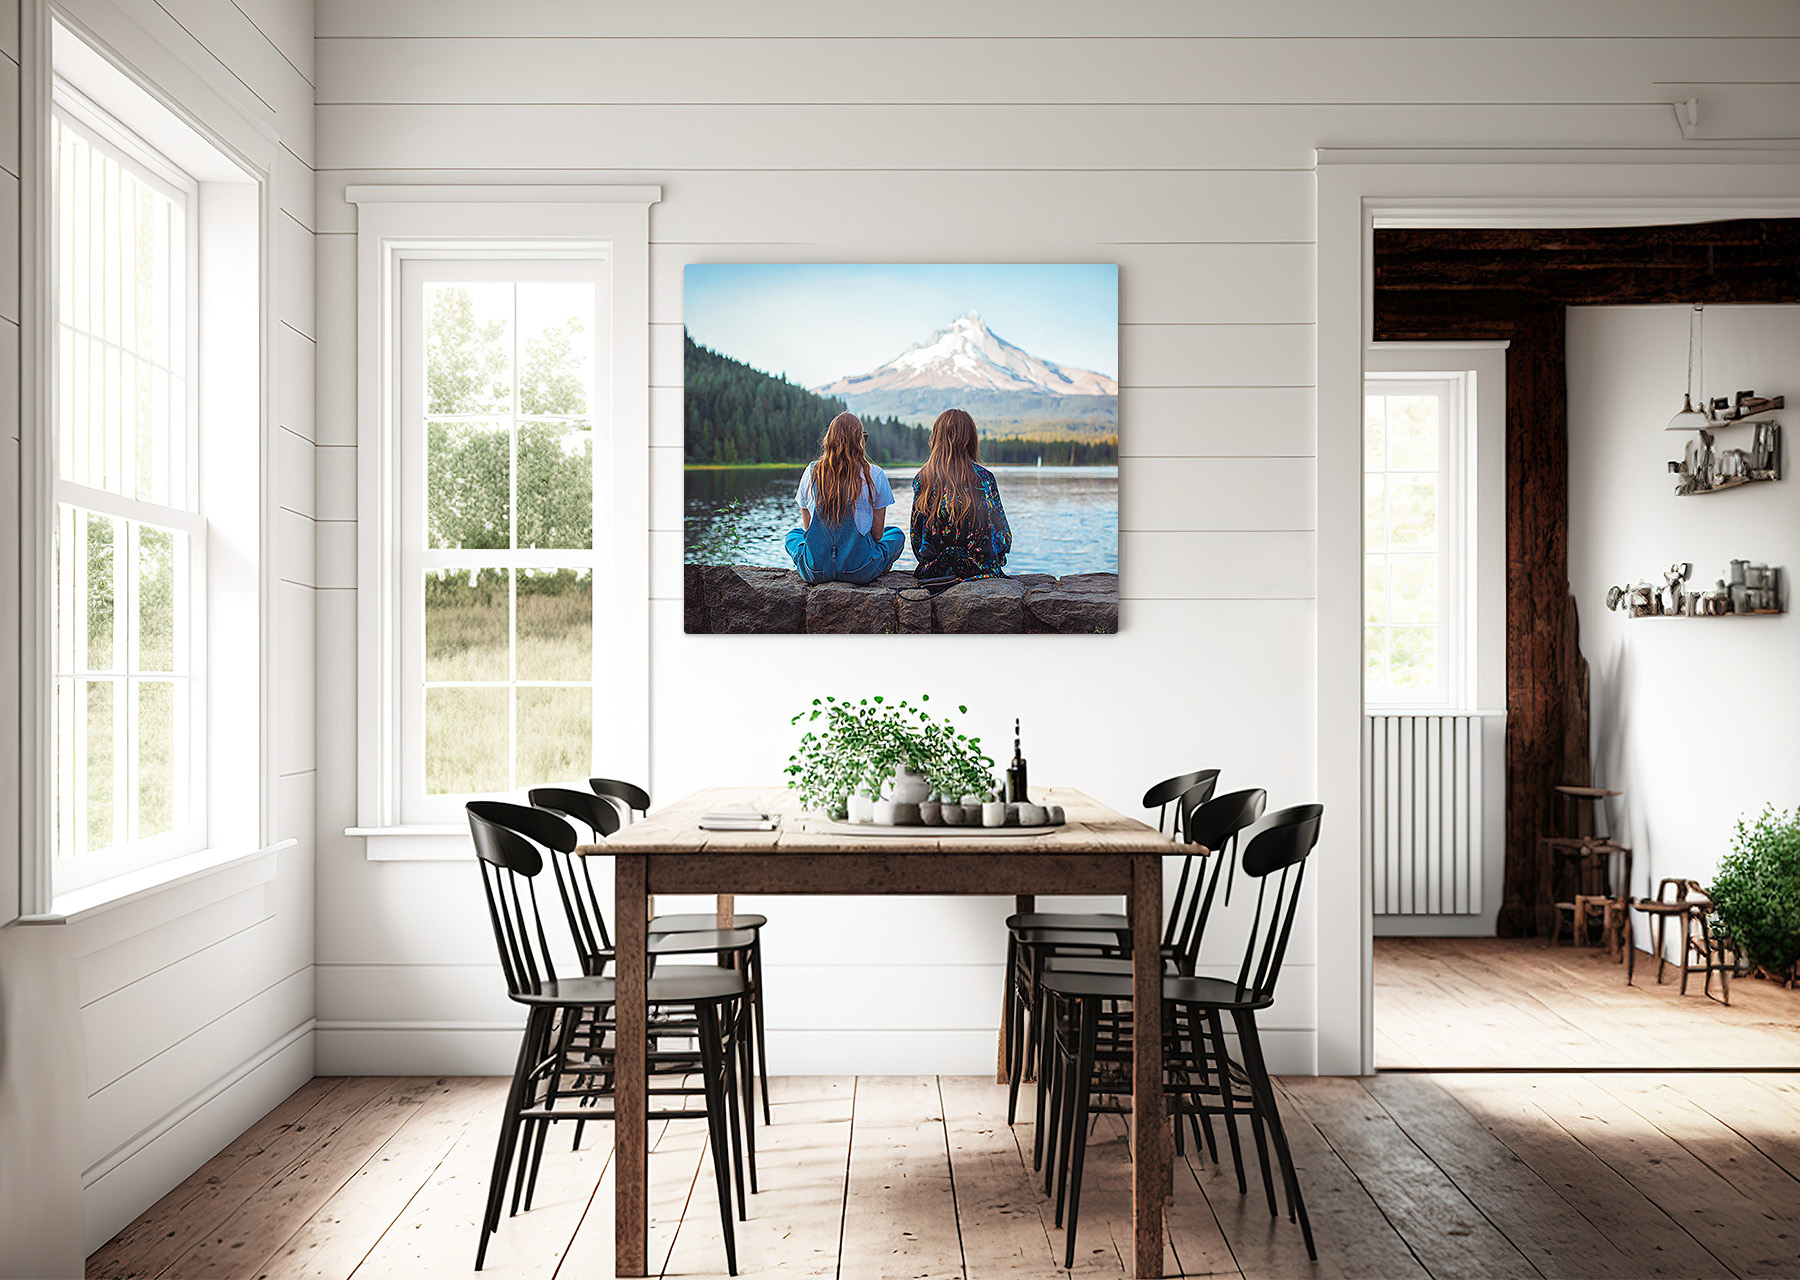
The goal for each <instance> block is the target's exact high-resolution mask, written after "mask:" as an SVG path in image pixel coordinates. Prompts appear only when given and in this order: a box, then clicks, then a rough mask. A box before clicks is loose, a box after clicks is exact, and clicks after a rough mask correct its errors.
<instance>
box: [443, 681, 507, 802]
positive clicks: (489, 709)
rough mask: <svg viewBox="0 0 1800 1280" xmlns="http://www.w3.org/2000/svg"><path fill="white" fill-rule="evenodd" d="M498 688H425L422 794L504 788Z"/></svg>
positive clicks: (502, 702) (502, 698)
mask: <svg viewBox="0 0 1800 1280" xmlns="http://www.w3.org/2000/svg"><path fill="white" fill-rule="evenodd" d="M510 697H511V693H510V691H509V690H507V689H504V688H498V689H495V688H476V689H470V688H457V687H454V686H453V687H450V688H439V689H427V690H425V792H426V794H427V795H434V796H454V795H473V794H480V793H482V792H490V791H505V790H506V789H507V785H508V780H507V768H506V766H507V759H506V755H507V750H508V737H507V725H506V717H507V703H508V700H509V698H510Z"/></svg>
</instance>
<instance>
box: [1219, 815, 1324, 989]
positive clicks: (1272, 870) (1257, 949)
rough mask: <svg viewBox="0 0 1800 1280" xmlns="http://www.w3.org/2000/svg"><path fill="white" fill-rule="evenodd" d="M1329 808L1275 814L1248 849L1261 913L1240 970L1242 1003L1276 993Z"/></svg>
mask: <svg viewBox="0 0 1800 1280" xmlns="http://www.w3.org/2000/svg"><path fill="white" fill-rule="evenodd" d="M1324 814H1325V806H1324V805H1319V804H1303V805H1296V806H1295V807H1293V808H1291V809H1282V810H1279V811H1277V812H1275V813H1271V814H1270V815H1269V816H1268V817H1266V818H1264V819H1263V820H1262V822H1260V823H1259V824H1257V826H1256V828H1255V829H1254V830H1253V831H1252V832H1251V833H1250V839H1249V842H1248V843H1247V844H1246V845H1245V846H1244V874H1245V875H1247V876H1250V877H1252V878H1253V879H1255V881H1256V912H1255V914H1254V915H1253V916H1252V917H1251V920H1250V936H1249V938H1248V939H1247V940H1246V942H1245V944H1244V963H1243V965H1242V966H1241V967H1240V968H1239V969H1238V977H1237V998H1238V999H1239V1000H1246V999H1252V998H1254V999H1258V1000H1268V999H1270V998H1272V997H1273V996H1274V994H1275V980H1276V978H1278V977H1279V976H1280V975H1281V961H1282V957H1283V956H1285V955H1286V954H1287V944H1288V935H1289V934H1290V933H1292V932H1293V928H1294V912H1295V909H1296V908H1297V907H1298V906H1299V905H1300V886H1301V884H1302V882H1303V881H1304V880H1305V878H1306V858H1307V855H1308V854H1310V853H1311V852H1312V851H1313V846H1314V845H1316V844H1318V842H1319V822H1320V819H1321V818H1322V817H1323V816H1324Z"/></svg>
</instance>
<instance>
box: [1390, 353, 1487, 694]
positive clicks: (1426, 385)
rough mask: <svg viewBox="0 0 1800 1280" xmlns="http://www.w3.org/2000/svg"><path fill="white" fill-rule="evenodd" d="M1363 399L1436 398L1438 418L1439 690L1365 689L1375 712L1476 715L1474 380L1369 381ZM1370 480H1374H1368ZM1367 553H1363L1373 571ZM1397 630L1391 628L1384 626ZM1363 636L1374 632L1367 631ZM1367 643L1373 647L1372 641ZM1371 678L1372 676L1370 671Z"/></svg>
mask: <svg viewBox="0 0 1800 1280" xmlns="http://www.w3.org/2000/svg"><path fill="white" fill-rule="evenodd" d="M1363 394H1364V396H1365V397H1367V396H1370V395H1384V396H1404V395H1434V396H1436V397H1438V402H1439V405H1440V410H1439V415H1438V467H1437V477H1438V504H1437V533H1436V538H1437V560H1438V584H1437V585H1438V621H1437V623H1436V629H1437V670H1438V681H1437V685H1436V687H1435V688H1432V689H1425V690H1419V691H1417V693H1416V694H1409V693H1408V692H1407V691H1404V690H1396V689H1391V688H1390V689H1387V690H1385V691H1377V690H1373V689H1370V688H1368V687H1367V685H1366V683H1365V687H1364V701H1365V704H1366V706H1367V709H1368V710H1370V711H1421V710H1434V711H1451V710H1468V709H1469V690H1470V683H1471V676H1472V673H1473V671H1474V667H1475V661H1474V650H1473V646H1474V642H1475V626H1474V618H1473V614H1472V604H1473V600H1474V575H1475V562H1474V548H1475V542H1476V540H1475V532H1474V527H1473V520H1474V503H1473V501H1472V496H1473V492H1474V477H1473V475H1472V474H1471V472H1472V466H1473V460H1474V449H1473V431H1474V427H1475V411H1476V401H1475V373H1474V371H1473V370H1466V371H1461V370H1459V371H1443V370H1439V371H1436V372H1402V373H1375V372H1369V373H1366V374H1365V375H1364V377H1363ZM1367 474H1374V473H1371V472H1366V471H1365V475H1367ZM1368 554H1369V552H1368V548H1366V547H1365V548H1363V555H1364V560H1363V563H1364V564H1365V565H1366V564H1367V556H1368ZM1385 625H1387V626H1393V625H1395V624H1393V623H1392V622H1389V623H1387V624H1385ZM1364 635H1365V637H1366V635H1367V631H1366V628H1365V631H1364ZM1365 643H1366V640H1365ZM1365 670H1366V668H1365Z"/></svg>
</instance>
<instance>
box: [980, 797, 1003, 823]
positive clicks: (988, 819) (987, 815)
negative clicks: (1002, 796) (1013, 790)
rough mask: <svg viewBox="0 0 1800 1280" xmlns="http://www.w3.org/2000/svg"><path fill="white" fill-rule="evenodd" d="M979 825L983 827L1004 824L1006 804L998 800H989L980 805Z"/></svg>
mask: <svg viewBox="0 0 1800 1280" xmlns="http://www.w3.org/2000/svg"><path fill="white" fill-rule="evenodd" d="M981 825H982V826H984V827H1004V826H1005V825H1006V806H1005V805H1004V804H1002V803H1000V801H998V800H989V801H987V802H986V803H984V804H983V805H982V806H981Z"/></svg>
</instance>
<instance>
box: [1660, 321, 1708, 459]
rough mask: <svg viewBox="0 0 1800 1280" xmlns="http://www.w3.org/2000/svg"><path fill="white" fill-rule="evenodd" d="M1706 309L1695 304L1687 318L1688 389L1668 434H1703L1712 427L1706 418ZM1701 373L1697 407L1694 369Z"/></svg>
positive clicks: (1667, 429) (1669, 426) (1670, 423)
mask: <svg viewBox="0 0 1800 1280" xmlns="http://www.w3.org/2000/svg"><path fill="white" fill-rule="evenodd" d="M1705 310H1706V309H1705V308H1704V307H1703V306H1701V304H1699V303H1695V304H1694V310H1693V312H1692V313H1691V314H1690V315H1689V316H1688V371H1687V386H1686V387H1684V388H1682V392H1681V412H1680V413H1678V414H1676V415H1675V416H1674V417H1673V418H1670V419H1669V425H1668V426H1667V427H1665V428H1663V429H1664V430H1665V431H1704V430H1706V429H1707V428H1708V427H1710V426H1711V425H1712V419H1710V418H1708V417H1707V416H1706V342H1705V339H1706V334H1705V331H1704V329H1703V324H1704V321H1705V315H1704V313H1705ZM1695 369H1699V371H1700V407H1699V408H1698V409H1696V408H1695V407H1694V370H1695Z"/></svg>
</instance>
